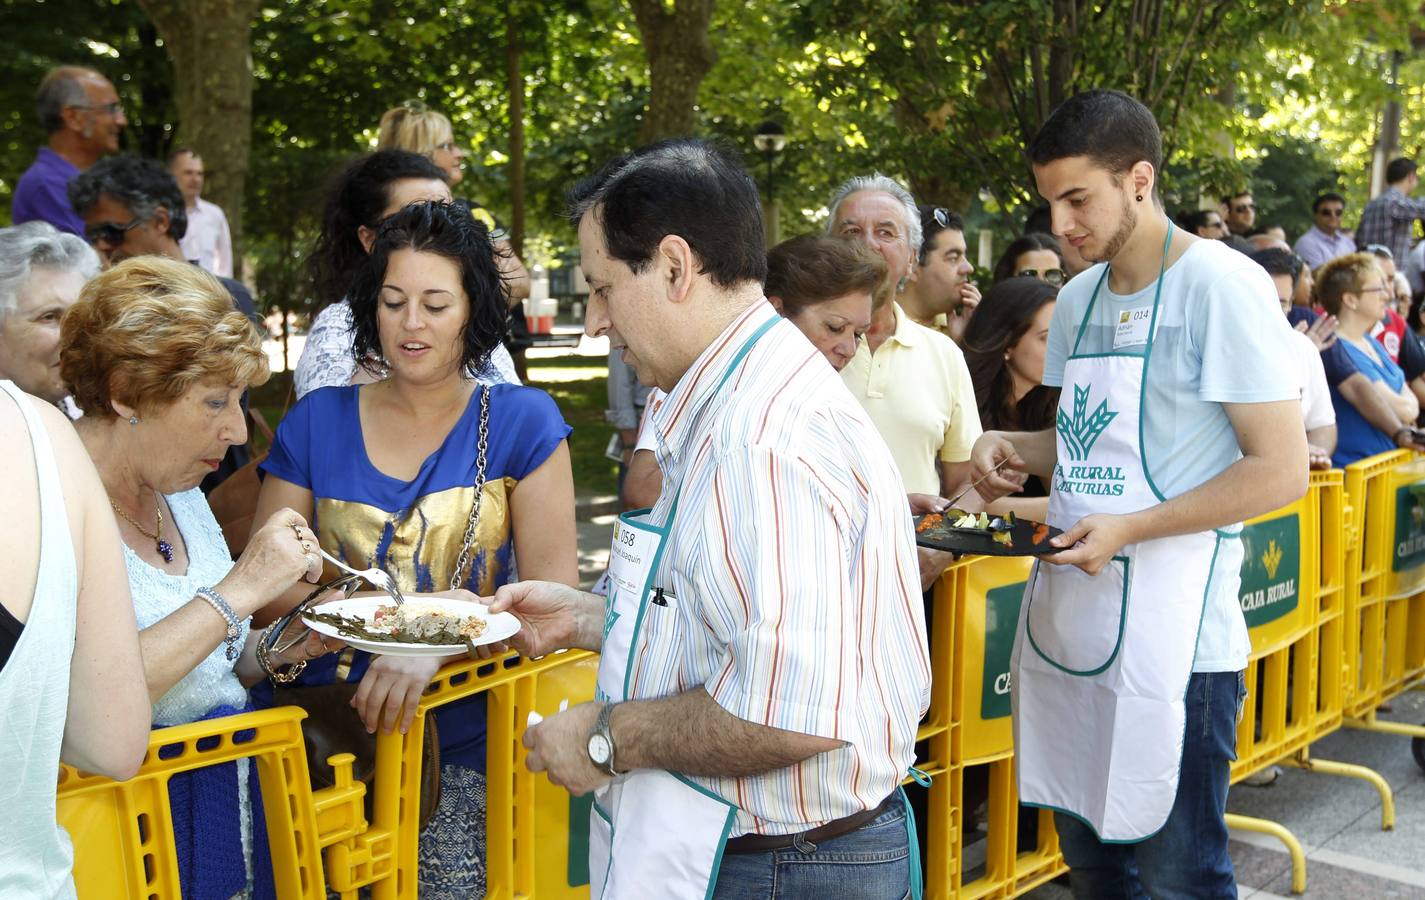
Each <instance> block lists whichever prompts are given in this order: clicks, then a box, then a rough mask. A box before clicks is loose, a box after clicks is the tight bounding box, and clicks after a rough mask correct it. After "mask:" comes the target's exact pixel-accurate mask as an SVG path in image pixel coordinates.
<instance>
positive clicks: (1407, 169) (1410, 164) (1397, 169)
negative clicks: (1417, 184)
mask: <svg viewBox="0 0 1425 900" xmlns="http://www.w3.org/2000/svg"><path fill="white" fill-rule="evenodd" d="M1415 168H1416V166H1415V160H1413V159H1405V158H1404V157H1401V158H1400V159H1392V160H1391V161H1390V165H1388V166H1386V167H1385V183H1386V184H1395V183H1396V182H1397V181H1404V180H1405V179H1407V178H1409V177H1410V176H1411V175H1413V174H1414V173H1415Z"/></svg>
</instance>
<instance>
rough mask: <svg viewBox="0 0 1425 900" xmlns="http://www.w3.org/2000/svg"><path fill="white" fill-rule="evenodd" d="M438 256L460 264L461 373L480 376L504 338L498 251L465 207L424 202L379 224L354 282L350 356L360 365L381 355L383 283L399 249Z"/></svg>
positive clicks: (352, 285) (364, 364) (352, 287)
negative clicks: (464, 311) (464, 312)
mask: <svg viewBox="0 0 1425 900" xmlns="http://www.w3.org/2000/svg"><path fill="white" fill-rule="evenodd" d="M406 249H409V250H414V251H416V252H418V253H434V254H437V255H439V256H443V257H445V258H446V259H450V260H453V261H454V262H455V263H456V264H457V265H459V266H460V284H461V287H463V288H464V289H465V296H466V299H467V300H468V301H469V306H470V314H469V317H468V318H467V319H466V320H465V329H464V331H463V332H462V347H461V351H460V362H461V367H462V371H470V372H481V371H484V370H485V369H486V367H487V366H488V365H489V362H490V354H491V352H493V351H494V349H495V348H496V347H498V346H499V345H500V342H501V341H503V340H504V339H505V331H506V321H507V320H506V316H505V288H504V282H503V281H502V280H501V277H500V269H499V267H498V266H497V265H496V264H495V248H494V245H493V244H491V242H490V233H489V232H488V231H486V230H485V226H484V225H483V224H481V223H480V222H478V221H477V220H476V219H475V217H474V216H472V215H471V214H470V208H469V207H468V206H466V205H465V204H464V203H440V202H436V201H433V200H426V201H423V202H420V203H412V204H411V205H410V206H407V207H406V208H404V209H402V210H400V211H398V212H395V213H392V214H391V215H390V216H389V217H388V218H386V219H385V220H383V221H382V222H381V228H380V230H379V231H377V232H376V240H375V241H374V242H373V243H372V245H371V253H370V255H369V256H367V257H366V258H365V260H364V261H363V263H362V265H361V266H360V267H359V268H358V269H357V271H356V275H355V277H354V278H353V279H352V282H351V295H350V301H351V325H352V344H351V349H352V353H353V354H354V355H355V356H356V360H357V363H358V364H359V365H362V366H364V367H367V368H373V366H372V363H371V360H372V359H373V358H375V359H379V358H380V356H381V333H380V330H379V329H378V327H377V324H376V319H377V316H376V312H377V306H378V305H379V301H380V295H381V285H382V284H383V283H384V282H385V277H386V265H387V263H389V262H390V259H391V254H392V253H394V252H395V251H397V250H406Z"/></svg>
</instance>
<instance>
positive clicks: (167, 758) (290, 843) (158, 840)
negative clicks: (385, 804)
mask: <svg viewBox="0 0 1425 900" xmlns="http://www.w3.org/2000/svg"><path fill="white" fill-rule="evenodd" d="M305 715H306V714H305V713H304V712H302V711H301V710H298V709H294V708H291V707H284V708H281V709H271V710H263V711H261V712H251V713H244V714H242V715H237V716H230V717H227V718H222V719H212V720H208V721H203V722H195V723H193V724H191V725H179V726H175V727H173V728H161V729H157V730H155V731H154V732H153V736H152V738H150V741H149V750H148V756H147V757H146V758H145V760H144V763H143V766H142V767H141V769H140V771H139V774H138V775H137V776H135V777H134V778H132V779H130V780H128V781H124V782H116V781H112V780H110V779H108V778H104V777H102V776H98V775H89V774H85V773H82V772H79V771H77V770H75V769H73V768H70V767H69V766H64V767H62V768H61V770H60V775H59V789H58V798H57V805H58V810H57V813H58V818H59V823H60V824H61V825H62V826H64V828H65V830H66V831H68V832H69V836H70V839H71V840H72V841H73V844H74V881H75V886H76V888H77V890H78V893H79V896H80V897H85V898H91V897H92V898H104V900H157V898H169V897H178V896H180V895H181V891H180V889H179V883H178V858H177V855H176V853H175V849H174V842H173V819H172V816H171V814H170V812H169V805H168V779H169V778H171V777H172V776H174V775H176V774H178V773H180V772H189V771H192V770H194V769H200V768H204V767H206V766H213V765H219V764H221V763H228V762H233V761H234V760H239V759H243V758H251V759H252V760H253V769H255V772H256V775H257V777H258V778H259V779H260V784H261V787H262V798H263V811H264V813H265V820H266V825H267V835H268V843H269V845H270V847H271V851H272V873H273V879H274V885H275V887H276V890H277V896H279V897H282V898H284V900H285V898H300V900H321V898H323V897H325V896H326V886H325V884H324V883H323V881H322V867H321V859H320V857H319V856H318V832H317V818H316V810H315V808H314V806H313V803H312V793H311V785H310V784H309V783H308V781H307V755H306V750H305V749H304V747H303V745H302V732H301V727H300V720H301V719H302V718H303V717H304V716H305ZM233 815H234V816H236V815H237V810H236V809H234V810H233Z"/></svg>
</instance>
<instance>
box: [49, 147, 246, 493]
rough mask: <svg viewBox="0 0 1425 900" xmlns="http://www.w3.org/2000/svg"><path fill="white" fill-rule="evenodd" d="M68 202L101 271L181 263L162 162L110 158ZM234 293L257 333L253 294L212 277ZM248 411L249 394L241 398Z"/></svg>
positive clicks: (184, 227) (211, 481)
mask: <svg viewBox="0 0 1425 900" xmlns="http://www.w3.org/2000/svg"><path fill="white" fill-rule="evenodd" d="M69 200H70V203H72V204H73V206H74V211H75V212H76V213H78V214H79V215H80V216H81V217H82V219H83V222H84V236H85V237H86V238H87V239H88V240H89V243H91V244H93V245H94V249H95V250H98V251H99V256H100V257H101V258H102V259H103V261H104V265H105V267H108V266H114V265H118V264H119V263H121V262H123V261H124V260H126V259H129V258H131V257H135V256H166V257H168V258H169V259H176V260H183V259H184V255H183V249H182V247H181V246H180V245H179V241H181V240H182V239H183V235H184V234H186V233H187V231H188V217H187V212H186V209H185V206H184V203H183V194H182V192H181V191H179V189H178V182H176V181H174V180H173V176H172V175H170V174H169V173H168V170H167V169H165V168H164V167H163V166H162V165H161V164H159V163H157V162H155V161H153V160H149V159H136V158H134V157H132V156H111V157H109V158H108V159H104V160H100V161H99V162H97V163H95V164H94V166H93V167H91V168H90V169H89V170H88V171H86V172H84V173H83V174H81V175H80V176H78V177H77V178H75V179H74V181H73V182H71V183H70V185H69ZM215 277H216V278H217V279H218V280H219V281H221V282H222V283H223V287H225V288H227V289H228V293H229V294H231V295H232V298H233V306H234V307H236V308H237V310H238V311H239V312H241V313H242V314H243V315H245V316H247V317H248V318H249V319H251V320H252V323H253V325H254V326H258V327H259V329H260V326H261V322H262V320H261V319H260V318H259V317H258V315H257V308H256V306H255V305H254V303H253V301H252V294H251V293H249V292H248V289H247V287H246V286H244V285H243V283H242V282H240V281H234V280H233V279H231V278H224V277H222V276H221V275H218V276H215ZM242 404H243V413H244V416H246V413H247V392H246V391H244V392H243V395H242ZM248 458H249V456H248V448H247V445H246V444H234V445H233V446H231V447H229V448H228V453H227V456H225V457H224V458H223V461H222V464H221V465H219V466H218V469H217V471H215V472H213V473H212V474H210V475H208V476H207V477H206V478H204V479H203V483H202V484H201V485H200V487H202V489H203V493H205V494H206V493H208V492H209V491H211V490H212V489H213V488H215V487H217V486H218V485H219V484H221V483H222V482H223V481H224V480H225V479H226V478H227V477H228V476H229V475H231V474H232V473H234V472H236V471H237V470H238V469H240V468H242V467H243V466H244V465H246V464H247V462H248Z"/></svg>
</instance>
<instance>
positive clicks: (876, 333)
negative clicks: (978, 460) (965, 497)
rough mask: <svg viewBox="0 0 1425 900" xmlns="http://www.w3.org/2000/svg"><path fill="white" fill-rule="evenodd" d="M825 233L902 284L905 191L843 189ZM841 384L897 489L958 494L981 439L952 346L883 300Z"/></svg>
mask: <svg viewBox="0 0 1425 900" xmlns="http://www.w3.org/2000/svg"><path fill="white" fill-rule="evenodd" d="M826 230H827V233H829V234H834V235H840V236H842V237H846V238H851V239H854V240H859V241H863V242H865V244H866V245H867V246H869V247H870V248H871V249H872V250H875V251H876V252H877V253H879V254H881V256H882V257H883V258H884V259H885V260H886V265H887V266H888V267H889V269H890V276H889V277H890V278H891V279H892V281H893V283H894V284H895V285H896V287H897V289H899V288H900V287H901V286H903V285H904V284H905V283H906V282H907V280H909V278H910V277H911V274H912V272H913V271H914V266H915V258H916V253H917V251H918V249H919V247H920V245H921V223H920V212H919V210H918V209H917V207H916V205H915V200H914V198H912V197H911V195H910V192H909V191H907V190H906V189H905V188H903V187H901V186H900V185H899V184H897V183H896V182H895V181H894V180H892V179H890V178H887V177H886V176H885V175H882V174H880V173H879V172H877V173H875V174H873V175H869V176H861V177H857V178H852V179H851V180H850V181H847V182H846V183H845V184H843V185H842V186H841V188H840V189H839V190H838V191H837V192H836V196H835V198H833V200H832V202H831V218H830V220H829V221H828V222H827V229H826ZM841 377H842V380H843V381H845V382H846V386H847V387H848V388H850V390H851V393H852V394H854V395H855V396H856V399H857V400H859V401H860V402H861V405H862V407H864V408H865V410H866V412H867V414H868V415H870V417H871V421H872V422H873V423H874V424H875V426H876V429H877V430H878V431H879V432H880V433H881V437H883V438H884V439H885V441H886V443H887V444H888V445H889V446H890V448H891V455H892V456H893V457H895V461H896V465H897V466H899V467H900V472H901V478H902V479H903V480H904V481H905V486H906V490H908V491H910V492H912V493H918V494H943V495H944V496H953V494H952V493H951V492H954V493H959V488H960V487H962V486H963V485H964V484H965V483H966V482H967V480H968V475H969V466H970V463H969V460H970V449H971V448H972V447H973V446H974V444H975V439H976V438H978V437H979V436H980V415H979V408H978V406H977V404H976V403H975V390H974V385H973V384H972V383H971V381H970V370H969V368H968V367H967V366H966V365H965V356H964V354H963V353H961V352H960V348H959V347H957V346H955V342H954V341H952V340H950V338H948V337H946V336H945V335H944V334H942V333H940V332H939V331H935V330H933V329H930V328H926V327H925V326H923V325H918V324H916V323H915V322H914V321H912V319H911V317H910V316H909V315H907V314H906V312H905V310H904V309H902V308H901V306H900V304H899V303H898V302H896V301H895V300H894V299H891V300H890V301H889V302H885V303H881V304H879V305H878V306H877V308H876V309H875V310H874V311H873V312H872V315H871V327H870V329H869V330H868V331H867V332H866V339H865V340H864V341H862V342H861V345H860V347H858V348H857V350H856V355H855V356H854V357H852V359H851V362H850V363H848V364H847V366H846V368H845V369H843V370H842V371H841Z"/></svg>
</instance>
